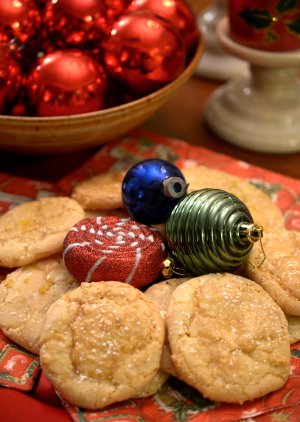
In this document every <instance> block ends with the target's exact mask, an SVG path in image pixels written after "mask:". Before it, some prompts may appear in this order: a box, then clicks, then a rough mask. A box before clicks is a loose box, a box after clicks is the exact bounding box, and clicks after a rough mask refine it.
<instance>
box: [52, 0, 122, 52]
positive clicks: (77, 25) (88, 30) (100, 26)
mask: <svg viewBox="0 0 300 422" xmlns="http://www.w3.org/2000/svg"><path fill="white" fill-rule="evenodd" d="M122 1H123V0H115V2H114V3H115V4H114V3H113V2H112V0H110V5H109V6H110V9H108V6H107V4H106V2H105V0H89V1H83V0H56V1H54V0H52V1H51V0H49V1H48V2H47V4H46V9H45V14H44V24H45V27H46V28H47V31H48V34H49V37H50V38H51V40H52V41H53V43H54V44H55V45H56V46H57V47H59V48H65V47H68V48H69V47H74V48H78V49H83V48H86V47H90V46H91V47H96V46H98V44H99V42H100V41H101V40H102V39H103V37H104V35H105V33H106V31H107V28H108V25H109V24H110V19H111V18H112V17H113V15H114V14H113V7H116V10H120V11H121V8H122V7H121V4H122Z"/></svg>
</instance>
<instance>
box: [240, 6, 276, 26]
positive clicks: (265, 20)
mask: <svg viewBox="0 0 300 422" xmlns="http://www.w3.org/2000/svg"><path fill="white" fill-rule="evenodd" d="M239 16H240V17H241V18H242V19H243V21H244V22H245V23H246V24H247V25H249V26H252V27H253V28H256V29H264V28H267V27H268V26H269V25H271V23H272V16H271V15H270V13H269V12H268V10H261V9H248V7H245V8H244V10H243V11H242V12H241V13H240V15H239Z"/></svg>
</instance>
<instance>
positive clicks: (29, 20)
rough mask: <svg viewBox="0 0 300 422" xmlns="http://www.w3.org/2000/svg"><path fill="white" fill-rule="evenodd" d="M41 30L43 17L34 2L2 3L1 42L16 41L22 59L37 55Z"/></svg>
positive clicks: (7, 0) (21, 0) (8, 1)
mask: <svg viewBox="0 0 300 422" xmlns="http://www.w3.org/2000/svg"><path fill="white" fill-rule="evenodd" d="M40 28H41V15H40V11H39V9H38V7H37V5H36V4H35V2H34V0H1V1H0V41H2V42H9V41H11V40H13V39H15V40H16V41H17V43H18V46H19V48H18V54H19V57H20V58H21V57H26V56H28V55H34V54H35V52H36V51H37V48H38V45H39V42H40V37H39V36H38V34H39V31H40Z"/></svg>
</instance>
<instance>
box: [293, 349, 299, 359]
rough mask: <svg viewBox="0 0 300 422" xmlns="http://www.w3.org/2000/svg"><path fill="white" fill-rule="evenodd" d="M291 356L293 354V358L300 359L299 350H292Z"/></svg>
mask: <svg viewBox="0 0 300 422" xmlns="http://www.w3.org/2000/svg"><path fill="white" fill-rule="evenodd" d="M291 354H292V355H293V356H295V358H298V359H300V350H297V349H292V350H291Z"/></svg>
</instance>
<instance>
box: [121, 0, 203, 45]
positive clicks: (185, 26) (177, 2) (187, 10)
mask: <svg viewBox="0 0 300 422" xmlns="http://www.w3.org/2000/svg"><path fill="white" fill-rule="evenodd" d="M127 10H128V12H136V11H140V10H149V11H151V12H153V13H155V14H157V15H159V16H162V17H164V18H166V19H168V20H169V21H170V22H172V23H173V25H175V26H176V27H177V28H178V29H179V32H180V33H181V35H182V36H183V39H184V42H185V44H186V48H187V51H188V52H193V51H194V50H195V48H196V45H197V42H198V38H199V31H198V27H197V25H196V20H195V17H194V14H193V12H192V10H191V7H190V6H189V4H188V3H187V2H186V1H185V0H132V1H131V3H130V4H129V6H128V9H127Z"/></svg>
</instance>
